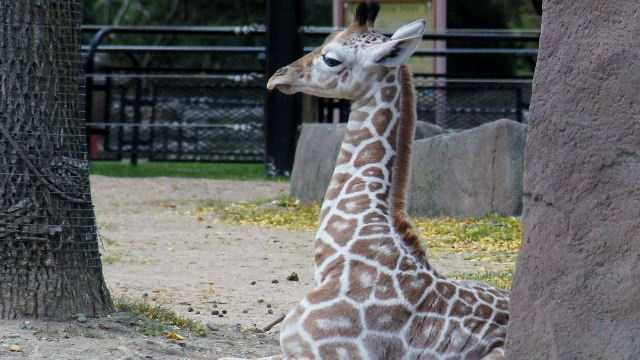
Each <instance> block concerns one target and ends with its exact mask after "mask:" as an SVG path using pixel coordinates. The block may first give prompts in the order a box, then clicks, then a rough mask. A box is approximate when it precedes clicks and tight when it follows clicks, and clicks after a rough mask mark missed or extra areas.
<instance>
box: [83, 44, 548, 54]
mask: <svg viewBox="0 0 640 360" xmlns="http://www.w3.org/2000/svg"><path fill="white" fill-rule="evenodd" d="M82 49H83V50H86V51H88V50H89V48H88V47H87V46H83V47H82ZM304 50H305V52H311V51H313V50H314V48H313V47H305V48H304ZM97 52H105V53H172V54H176V53H207V54H209V53H216V52H217V53H236V54H239V53H240V54H242V53H245V54H262V53H264V52H265V47H264V46H169V45H100V46H98V47H97ZM537 54H538V50H537V49H496V48H490V49H482V48H478V49H446V50H425V49H418V50H417V51H416V52H415V55H417V56H451V55H514V56H536V55H537Z"/></svg>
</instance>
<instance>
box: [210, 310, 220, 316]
mask: <svg viewBox="0 0 640 360" xmlns="http://www.w3.org/2000/svg"><path fill="white" fill-rule="evenodd" d="M211 315H220V311H218V310H213V311H212V312H211Z"/></svg>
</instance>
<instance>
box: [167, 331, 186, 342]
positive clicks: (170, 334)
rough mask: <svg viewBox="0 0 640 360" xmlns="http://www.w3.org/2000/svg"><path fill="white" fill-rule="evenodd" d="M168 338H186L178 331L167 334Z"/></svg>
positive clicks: (174, 339) (178, 339)
mask: <svg viewBox="0 0 640 360" xmlns="http://www.w3.org/2000/svg"><path fill="white" fill-rule="evenodd" d="M167 340H173V341H180V340H184V337H182V336H180V334H178V333H177V332H175V331H172V332H170V333H168V334H167Z"/></svg>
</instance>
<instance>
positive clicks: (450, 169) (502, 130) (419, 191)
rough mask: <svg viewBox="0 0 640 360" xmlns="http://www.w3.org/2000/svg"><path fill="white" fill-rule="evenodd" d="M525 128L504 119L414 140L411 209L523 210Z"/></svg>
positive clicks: (445, 212)
mask: <svg viewBox="0 0 640 360" xmlns="http://www.w3.org/2000/svg"><path fill="white" fill-rule="evenodd" d="M526 132H527V126H525V125H522V124H519V123H517V122H514V121H511V120H506V119H505V120H498V121H494V122H491V123H488V124H485V125H482V126H479V127H477V128H473V129H471V130H466V131H462V132H459V133H452V134H447V135H442V136H437V137H433V138H429V139H424V140H418V141H416V142H415V143H414V146H413V163H412V186H411V189H410V192H409V213H411V214H412V215H418V216H426V217H436V216H454V217H471V216H482V215H486V214H489V213H499V214H504V215H517V214H519V213H520V212H521V209H522V172H523V160H524V143H525V139H526Z"/></svg>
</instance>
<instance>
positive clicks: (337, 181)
mask: <svg viewBox="0 0 640 360" xmlns="http://www.w3.org/2000/svg"><path fill="white" fill-rule="evenodd" d="M350 178H351V175H350V174H347V173H338V174H335V175H333V177H332V178H331V183H329V188H328V189H327V193H326V194H325V199H327V200H334V199H335V198H337V197H338V195H340V192H341V191H342V188H343V187H344V184H345V183H346V182H347V180H349V179H350Z"/></svg>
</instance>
